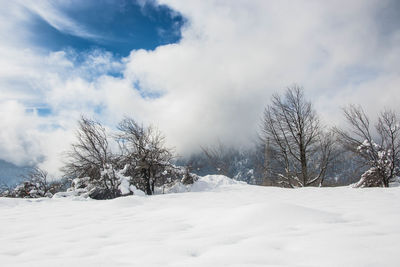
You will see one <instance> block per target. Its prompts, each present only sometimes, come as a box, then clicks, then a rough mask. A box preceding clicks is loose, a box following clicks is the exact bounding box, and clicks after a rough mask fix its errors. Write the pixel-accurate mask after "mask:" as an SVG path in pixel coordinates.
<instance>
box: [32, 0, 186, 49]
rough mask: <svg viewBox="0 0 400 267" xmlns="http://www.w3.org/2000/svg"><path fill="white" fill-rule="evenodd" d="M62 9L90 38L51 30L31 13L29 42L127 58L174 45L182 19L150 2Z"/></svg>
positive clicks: (89, 3)
mask: <svg viewBox="0 0 400 267" xmlns="http://www.w3.org/2000/svg"><path fill="white" fill-rule="evenodd" d="M75 3H76V5H66V6H63V7H62V8H63V10H62V11H63V14H64V15H65V16H66V17H68V18H69V19H71V20H73V21H74V22H75V23H77V24H78V25H80V27H82V28H84V29H85V30H87V31H88V32H90V33H92V34H93V35H95V36H94V37H85V36H78V35H77V34H75V33H74V32H71V31H68V30H64V31H63V30H59V29H57V28H55V27H53V26H52V25H51V24H50V23H48V22H47V21H46V20H45V19H43V18H42V17H41V16H39V15H38V14H35V13H32V17H33V19H32V20H31V26H30V30H31V31H32V34H31V41H32V42H33V43H34V44H35V45H38V46H40V47H42V48H45V49H49V50H51V51H59V50H64V49H67V48H73V49H75V50H77V51H82V50H90V49H94V48H100V49H105V50H108V51H112V52H113V53H114V54H115V55H119V56H128V55H129V53H130V52H131V51H132V50H134V49H146V50H152V49H155V48H156V47H157V46H160V45H165V44H168V43H175V42H178V41H179V39H180V38H181V33H180V28H181V27H182V25H183V24H184V18H183V17H182V16H181V15H180V14H179V13H177V12H174V11H172V10H171V9H170V8H168V7H167V6H165V5H158V6H157V5H154V4H152V2H148V3H144V4H142V5H141V4H139V3H137V2H135V1H107V0H86V1H81V2H80V3H78V2H76V1H75Z"/></svg>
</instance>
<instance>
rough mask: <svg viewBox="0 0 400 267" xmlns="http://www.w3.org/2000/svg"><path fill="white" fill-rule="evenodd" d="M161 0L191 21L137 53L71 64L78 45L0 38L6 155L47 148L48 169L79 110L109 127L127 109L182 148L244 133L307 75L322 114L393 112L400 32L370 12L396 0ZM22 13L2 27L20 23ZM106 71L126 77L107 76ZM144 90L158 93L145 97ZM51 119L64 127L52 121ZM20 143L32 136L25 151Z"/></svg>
mask: <svg viewBox="0 0 400 267" xmlns="http://www.w3.org/2000/svg"><path fill="white" fill-rule="evenodd" d="M159 2H160V3H162V4H167V5H169V6H170V7H172V8H173V9H174V10H176V11H179V12H181V13H182V14H183V15H184V16H185V17H186V18H187V19H188V24H187V25H186V26H185V28H184V29H183V32H182V34H183V38H182V40H181V41H180V42H179V43H178V44H171V45H166V46H161V47H158V48H157V49H156V50H154V51H144V50H139V51H132V53H131V55H130V56H128V57H127V58H125V59H123V60H122V61H120V60H118V59H115V58H113V56H112V55H111V54H110V53H103V52H99V51H95V52H93V53H90V54H86V55H83V57H84V58H85V60H84V63H83V64H76V62H75V61H74V53H75V52H73V51H60V52H56V53H50V54H46V53H37V50H35V48H34V47H31V45H30V44H27V46H26V47H25V48H24V50H22V49H21V47H20V46H18V47H16V48H15V47H14V48H13V45H12V44H13V42H14V41H10V42H9V43H7V42H4V43H5V44H4V43H3V44H0V54H1V55H4V57H3V56H0V85H1V86H2V88H3V89H1V91H0V102H1V103H7V105H5V106H4V107H3V109H2V112H3V113H2V114H3V115H2V116H3V117H2V118H7V120H5V121H6V124H7V125H8V124H9V125H10V127H3V129H0V136H2V137H4V136H6V137H7V138H8V139H7V140H10V141H9V142H6V143H5V142H3V143H1V145H0V151H4V153H2V155H6V156H3V158H6V159H8V160H12V161H14V162H22V161H25V162H26V161H28V160H30V159H36V158H38V157H39V156H42V155H43V156H46V161H44V162H43V163H42V164H43V166H45V167H46V168H49V169H51V168H52V167H53V170H55V169H56V168H55V166H58V165H59V157H58V156H57V155H58V153H59V152H60V151H62V150H63V149H65V148H66V147H68V144H69V142H70V140H71V138H72V137H73V134H72V132H73V130H72V129H73V128H74V127H75V120H76V119H77V118H78V117H79V115H80V114H81V113H87V114H88V115H89V116H94V117H96V118H98V119H100V120H101V121H103V122H104V123H105V124H107V125H109V126H113V125H115V124H116V123H117V122H118V120H119V119H120V118H122V117H123V116H124V115H129V116H133V117H134V118H135V119H137V120H139V121H144V122H145V123H154V124H156V125H158V126H159V128H160V129H161V130H162V131H163V132H164V133H165V134H166V136H167V140H168V142H169V145H170V146H174V147H176V148H177V151H178V152H180V153H186V152H189V151H193V150H195V149H198V148H199V146H200V145H202V144H205V143H208V142H213V141H215V140H216V139H217V138H219V139H221V140H222V141H226V142H228V143H231V144H238V145H241V144H245V143H246V142H247V143H250V142H251V141H252V138H254V137H255V135H256V131H257V126H258V122H259V118H260V116H261V113H262V110H263V108H264V107H265V105H267V104H268V103H269V97H270V95H271V94H272V93H275V92H280V91H282V90H283V89H284V88H285V87H286V86H288V85H290V84H292V83H294V82H297V83H300V84H302V85H304V87H305V88H306V93H307V95H308V96H309V97H310V98H312V99H313V100H314V101H315V104H316V107H317V108H318V110H319V111H320V113H321V114H322V117H323V118H324V119H325V120H326V122H327V123H328V124H333V123H338V122H339V121H340V120H341V114H340V107H342V106H344V105H345V104H346V103H355V104H364V106H365V108H366V109H367V110H368V111H369V112H370V114H375V113H376V112H378V110H380V109H381V107H383V106H389V107H392V108H395V109H397V111H400V110H399V108H398V104H397V103H398V102H399V101H400V97H399V94H398V88H399V86H400V76H399V71H398V70H399V69H400V45H399V44H400V31H399V30H398V29H399V28H398V27H397V28H396V27H393V29H391V30H390V31H389V30H387V29H382V27H381V26H380V24H379V20H380V19H381V18H380V17H379V16H378V15H377V14H385V12H386V11H385V10H386V9H387V8H390V7H391V6H390V5H391V3H393V2H392V1H378V0H367V1H361V0H360V1H357V0H354V1H334V2H327V1H264V0H259V1H244V0H243V1H217V0H207V1H175V0H162V1H161V0H160V1H159ZM344 7H346V8H344ZM385 8H386V9H385ZM35 10H36V9H35ZM57 10H58V11H57V12H61V11H60V10H59V9H57ZM38 12H39V11H38ZM50 13H51V12H50ZM50 15H51V16H54V13H53V14H50ZM50 15H49V14H47V15H46V16H50ZM1 16H2V15H1V14H0V17H1ZM3 17H4V16H3ZM22 17H23V16H22ZM43 17H45V15H43ZM23 18H24V17H23ZM60 18H63V16H62V14H61V15H60ZM48 20H49V21H50V20H51V19H48ZM21 21H23V19H19V20H18V23H17V22H15V23H14V24H10V25H11V26H9V27H8V28H7V29H9V28H12V27H22V26H21ZM54 23H55V22H54ZM394 23H398V24H397V25H399V24H400V23H399V22H398V21H396V22H394ZM67 24H68V23H67ZM59 25H64V24H62V23H61V24H59ZM59 27H64V28H66V29H67V28H68V27H69V26H68V27H67V26H65V25H64V26H59ZM71 27H72V26H71ZM4 32H5V30H4V29H3V28H0V36H2V34H4ZM20 38H21V39H23V38H24V34H22V36H21V37H20ZM113 70H115V71H120V70H122V71H123V73H124V76H123V77H113V76H110V75H108V74H107V73H108V72H109V71H113ZM137 84H139V85H140V90H142V92H139V90H137V89H135V88H134V87H135V85H137ZM143 92H145V93H156V94H160V95H161V97H159V98H155V99H152V98H143V97H142V96H141V93H142V95H143ZM10 101H11V102H10ZM10 103H13V104H10ZM32 103H45V104H46V105H47V106H49V107H50V108H51V109H52V110H53V113H52V114H51V115H50V116H48V117H40V116H37V115H34V114H27V113H26V112H24V111H23V107H26V106H27V105H32ZM2 105H4V104H2ZM95 111H97V112H95ZM10 118H11V119H10ZM14 120H16V121H17V122H18V123H17V122H15V123H13V121H14ZM25 122H27V123H26V124H25ZM54 123H57V124H59V126H60V127H59V128H56V129H54V128H51V125H52V124H54ZM43 125H44V126H45V127H43ZM4 128H6V129H7V130H6V129H4ZM21 129H27V130H28V132H30V134H27V135H25V134H23V133H24V131H25V130H21ZM13 136H17V137H15V138H14V137H13ZM41 138H46V140H49V141H48V142H47V143H46V142H42V141H40V139H41ZM26 140H28V141H26ZM24 142H25V143H24ZM26 142H28V143H29V144H32V143H33V144H34V145H32V147H30V148H29V149H28V148H27V147H29V146H27V145H24V144H27V143H26ZM13 151H17V152H18V151H19V152H18V153H13ZM21 151H22V152H23V153H25V155H26V156H22V154H23V153H22V152H21ZM26 151H28V152H26Z"/></svg>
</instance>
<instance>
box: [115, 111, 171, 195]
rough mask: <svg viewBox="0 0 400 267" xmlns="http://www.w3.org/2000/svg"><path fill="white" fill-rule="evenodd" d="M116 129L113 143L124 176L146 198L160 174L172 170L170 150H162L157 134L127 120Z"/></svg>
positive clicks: (152, 191) (162, 146) (131, 120)
mask: <svg viewBox="0 0 400 267" xmlns="http://www.w3.org/2000/svg"><path fill="white" fill-rule="evenodd" d="M118 129H119V131H120V133H119V134H117V140H118V143H119V144H120V148H121V151H122V155H121V157H120V162H121V164H123V165H128V167H129V168H128V169H127V172H126V173H125V174H126V175H129V176H130V177H131V178H132V179H133V180H134V181H132V183H133V184H135V185H136V186H137V187H139V188H141V189H143V190H144V191H145V192H146V194H148V195H152V194H154V187H155V185H156V183H157V180H160V179H159V178H160V177H161V176H162V173H163V172H164V171H166V170H167V169H168V168H169V169H171V168H173V165H172V164H171V160H172V159H173V157H174V156H173V152H172V150H171V149H169V148H167V147H165V145H164V143H165V140H164V139H165V138H164V136H163V135H162V134H161V133H160V132H159V131H158V130H156V129H154V128H153V127H144V126H143V125H139V124H138V123H136V122H135V121H134V120H133V119H131V118H125V119H124V120H123V121H121V122H120V124H119V125H118Z"/></svg>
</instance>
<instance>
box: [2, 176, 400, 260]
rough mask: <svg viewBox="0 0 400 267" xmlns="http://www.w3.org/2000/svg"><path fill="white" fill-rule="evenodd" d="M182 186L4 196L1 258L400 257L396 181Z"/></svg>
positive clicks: (204, 181)
mask: <svg viewBox="0 0 400 267" xmlns="http://www.w3.org/2000/svg"><path fill="white" fill-rule="evenodd" d="M177 191H178V192H181V191H185V192H187V193H178V194H165V195H155V196H137V195H133V196H127V197H121V198H117V199H114V200H104V201H96V200H86V201H81V200H84V199H83V198H77V197H76V196H72V195H70V196H67V195H66V196H63V197H61V196H60V195H58V194H56V197H54V198H52V199H45V198H41V199H33V200H27V199H7V198H0V214H1V217H0V225H1V227H0V262H1V266H398V265H399V263H398V261H399V259H398V251H399V248H400V245H399V243H398V242H399V240H400V227H399V223H400V213H399V212H398V211H399V210H400V187H395V188H363V189H354V188H349V187H339V188H301V189H283V188H274V187H259V186H251V185H247V184H243V183H239V182H236V181H233V180H230V179H229V178H226V177H223V176H206V177H202V178H200V180H199V181H197V182H196V183H195V184H194V185H193V186H185V187H184V188H183V187H180V190H177ZM66 194H68V193H66ZM72 200H76V201H72Z"/></svg>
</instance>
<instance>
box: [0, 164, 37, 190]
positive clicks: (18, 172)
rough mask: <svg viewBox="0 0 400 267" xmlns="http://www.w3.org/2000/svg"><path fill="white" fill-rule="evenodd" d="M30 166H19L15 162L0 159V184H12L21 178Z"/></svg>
mask: <svg viewBox="0 0 400 267" xmlns="http://www.w3.org/2000/svg"><path fill="white" fill-rule="evenodd" d="M30 170H31V167H27V166H23V167H19V166H17V165H15V164H12V163H10V162H7V161H5V160H1V159H0V185H1V184H6V185H8V186H13V185H15V184H18V183H19V182H21V180H22V177H21V176H22V175H26V174H27V173H28V172H29V171H30Z"/></svg>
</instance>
